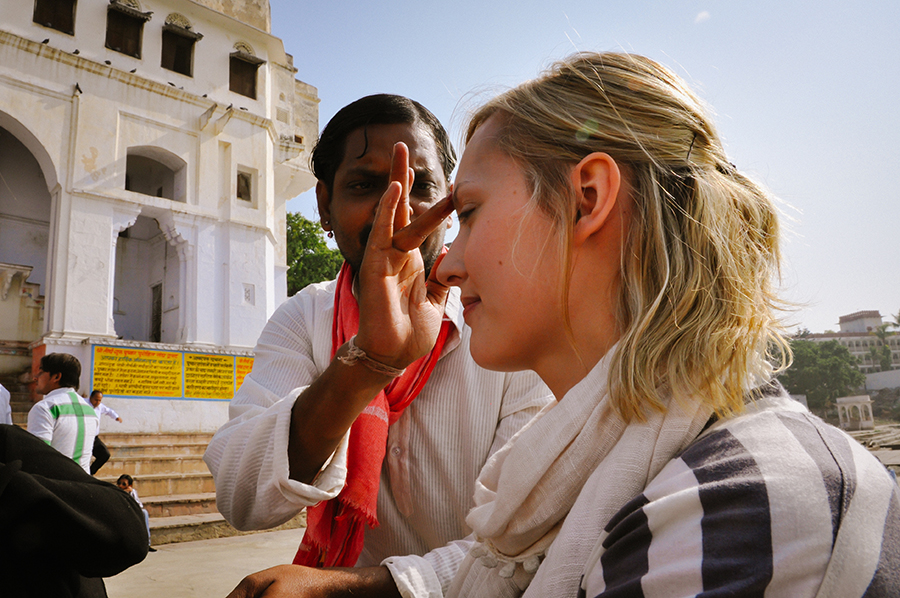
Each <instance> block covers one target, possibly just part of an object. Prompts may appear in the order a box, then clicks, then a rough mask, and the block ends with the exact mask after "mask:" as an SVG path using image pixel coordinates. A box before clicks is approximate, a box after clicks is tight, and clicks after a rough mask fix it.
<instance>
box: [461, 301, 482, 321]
mask: <svg viewBox="0 0 900 598" xmlns="http://www.w3.org/2000/svg"><path fill="white" fill-rule="evenodd" d="M479 305H481V299H479V298H478V297H463V298H462V306H463V318H464V319H465V320H466V322H468V321H469V316H470V315H471V314H472V311H473V310H474V309H475V308H476V307H478V306H479Z"/></svg>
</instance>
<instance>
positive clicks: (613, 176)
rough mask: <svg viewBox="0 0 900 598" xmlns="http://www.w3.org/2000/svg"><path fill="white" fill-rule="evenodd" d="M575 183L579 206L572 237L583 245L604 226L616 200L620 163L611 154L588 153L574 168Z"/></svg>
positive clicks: (578, 243) (577, 243)
mask: <svg viewBox="0 0 900 598" xmlns="http://www.w3.org/2000/svg"><path fill="white" fill-rule="evenodd" d="M572 185H573V187H574V188H575V199H576V202H577V206H578V219H577V220H576V221H575V230H574V239H573V240H574V242H575V245H581V244H582V243H584V242H585V241H587V240H588V238H590V237H591V235H593V234H594V233H596V232H597V231H599V230H600V229H601V228H603V224H604V223H605V222H606V220H607V218H608V217H609V214H610V212H611V211H612V209H613V207H614V206H615V204H616V197H617V196H618V195H619V187H620V185H621V173H620V171H619V165H618V164H616V161H615V160H613V159H612V157H611V156H610V155H609V154H605V153H602V152H594V153H592V154H589V155H587V156H585V157H584V158H583V159H582V160H581V162H579V163H578V164H577V165H576V166H575V168H573V169H572Z"/></svg>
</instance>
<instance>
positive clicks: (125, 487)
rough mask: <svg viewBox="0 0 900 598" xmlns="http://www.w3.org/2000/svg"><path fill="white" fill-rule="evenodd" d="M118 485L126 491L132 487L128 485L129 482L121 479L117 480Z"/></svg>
mask: <svg viewBox="0 0 900 598" xmlns="http://www.w3.org/2000/svg"><path fill="white" fill-rule="evenodd" d="M116 486H118V487H119V488H121V489H122V490H124V491H126V492H128V491H129V490H131V487H130V486H129V485H128V482H126V481H125V480H119V481H118V482H116Z"/></svg>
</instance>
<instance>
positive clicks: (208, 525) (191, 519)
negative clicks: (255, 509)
mask: <svg viewBox="0 0 900 598" xmlns="http://www.w3.org/2000/svg"><path fill="white" fill-rule="evenodd" d="M305 527H306V510H303V511H302V512H301V513H300V514H299V515H297V516H296V517H294V518H293V519H291V520H290V521H288V522H287V523H284V524H282V525H279V526H278V527H275V528H272V529H268V530H254V531H249V532H243V531H240V530H237V529H235V528H234V527H233V526H231V524H229V523H228V522H227V521H225V517H223V516H222V515H221V514H220V513H204V514H200V515H182V516H177V517H156V518H154V517H152V516H151V517H150V539H151V544H152V545H153V546H160V545H163V544H172V543H175V542H191V541H194V540H210V539H212V538H227V537H230V536H244V535H247V534H255V533H259V532H261V531H267V532H268V531H275V530H283V529H300V528H305ZM302 539H303V534H302V533H301V532H298V533H297V545H298V546H299V545H300V541H301V540H302Z"/></svg>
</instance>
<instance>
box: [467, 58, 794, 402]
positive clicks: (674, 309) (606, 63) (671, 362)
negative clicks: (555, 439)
mask: <svg viewBox="0 0 900 598" xmlns="http://www.w3.org/2000/svg"><path fill="white" fill-rule="evenodd" d="M495 114H497V115H498V116H500V120H501V131H500V136H499V139H498V144H499V147H500V148H501V150H502V151H503V152H504V153H506V154H507V155H509V156H510V157H511V158H512V159H513V160H515V161H516V162H517V163H518V164H519V165H520V166H521V168H522V169H523V172H524V174H525V177H526V180H527V182H528V184H529V186H530V190H531V192H532V199H531V201H532V202H533V204H534V205H535V206H536V207H537V208H538V209H540V210H542V211H543V212H544V213H545V214H546V215H547V216H548V217H549V218H550V219H551V220H552V221H553V222H554V223H555V224H556V226H557V228H558V230H559V231H560V232H561V234H560V235H559V237H560V255H561V258H560V259H562V260H564V264H565V266H566V267H565V269H564V271H565V272H566V273H567V274H566V278H565V280H564V281H563V293H564V295H565V296H566V298H567V296H568V286H569V274H568V273H569V272H570V271H571V262H572V260H571V237H572V231H573V226H574V222H575V221H576V220H577V217H578V213H577V210H578V207H577V205H576V202H575V194H574V189H573V188H572V183H571V180H570V173H571V169H572V167H573V166H574V165H575V164H577V163H578V162H579V161H580V160H581V159H582V158H584V157H585V156H586V155H588V154H590V153H592V152H605V153H607V154H609V155H610V156H611V157H612V158H613V159H614V160H615V161H616V162H617V163H618V164H619V165H620V166H622V167H623V168H622V170H623V173H624V176H625V179H626V180H627V182H628V185H629V188H630V191H631V195H632V201H633V204H634V207H633V210H632V215H631V222H630V226H627V228H626V237H625V240H624V245H623V252H622V256H621V266H620V275H621V285H620V291H621V292H620V296H619V299H618V304H617V305H616V319H617V324H618V327H619V332H620V334H621V336H620V339H619V343H618V347H617V350H616V354H615V355H614V356H613V362H612V365H611V368H610V376H609V392H610V398H611V400H612V404H613V406H614V407H615V408H616V410H617V411H618V412H619V413H620V414H621V415H622V417H623V418H625V419H626V420H631V419H632V418H638V419H643V417H644V415H645V409H647V408H651V409H658V410H662V409H663V402H662V401H661V399H660V394H661V393H662V392H668V393H671V394H672V396H674V397H675V398H676V399H692V398H694V397H702V399H701V400H704V401H706V402H708V404H709V405H710V406H711V407H712V408H713V409H714V410H715V411H716V412H717V413H718V414H720V415H727V414H730V413H734V412H737V411H740V410H741V409H742V408H743V405H744V401H745V394H746V392H747V390H748V388H747V385H748V381H750V380H753V379H754V375H757V374H760V373H761V372H764V371H767V370H768V367H769V366H768V365H767V362H769V363H774V364H775V365H776V368H777V369H781V368H783V367H784V366H785V365H786V364H787V362H788V361H789V359H790V348H789V346H788V343H787V341H786V340H785V338H784V336H783V330H782V327H781V325H780V324H779V322H778V320H777V318H776V317H775V312H776V311H777V309H778V307H779V302H778V299H777V297H776V295H775V290H774V282H775V279H776V278H777V275H778V267H779V261H780V254H779V248H778V241H779V228H778V219H777V215H776V210H775V207H774V203H773V200H772V198H771V197H770V195H769V194H768V193H767V192H766V191H765V190H764V189H762V188H761V187H760V186H759V185H757V184H756V183H754V182H753V181H751V180H750V179H749V178H748V177H746V176H744V175H743V174H741V173H740V172H738V171H737V169H736V168H735V167H734V166H733V165H732V164H730V163H729V162H728V159H727V158H726V156H725V151H724V149H723V147H722V143H721V141H720V139H719V137H718V134H717V133H716V130H715V128H714V126H713V123H712V121H711V119H710V118H709V117H708V116H707V115H706V113H705V110H704V107H703V103H702V102H701V100H700V99H699V98H698V97H697V96H696V95H695V94H694V93H693V92H692V91H691V90H690V89H689V88H688V86H687V84H686V83H685V82H684V81H682V80H681V79H680V78H679V77H678V76H677V75H675V74H674V73H672V72H671V71H669V70H668V69H666V68H665V67H663V66H661V65H659V64H657V63H656V62H654V61H652V60H650V59H648V58H645V57H643V56H637V55H633V54H620V53H603V54H594V53H584V54H577V55H574V56H572V57H570V58H568V59H566V60H563V61H561V62H558V63H556V64H555V65H553V66H552V67H551V68H550V69H549V70H548V71H546V72H545V73H544V74H543V75H542V76H540V77H538V78H537V79H534V80H532V81H529V82H527V83H524V84H522V85H520V86H519V87H516V88H514V89H511V90H509V91H507V92H506V93H503V94H501V95H500V96H498V97H496V98H494V99H493V100H491V101H489V102H488V103H487V104H485V105H484V106H482V107H481V108H480V109H479V110H478V111H477V112H476V113H475V114H474V115H473V117H472V118H471V120H470V122H469V125H468V128H467V135H466V138H467V140H468V139H470V138H471V137H472V135H473V134H474V132H475V130H476V129H477V128H478V127H479V126H480V125H482V124H483V123H484V122H485V121H486V120H487V119H488V118H490V117H491V116H492V115H495ZM567 304H568V301H564V302H563V305H567ZM566 317H567V319H568V314H566ZM569 332H570V335H571V327H570V330H569ZM570 338H571V336H570ZM763 378H764V379H763V381H765V377H763ZM694 400H696V399H694Z"/></svg>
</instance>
